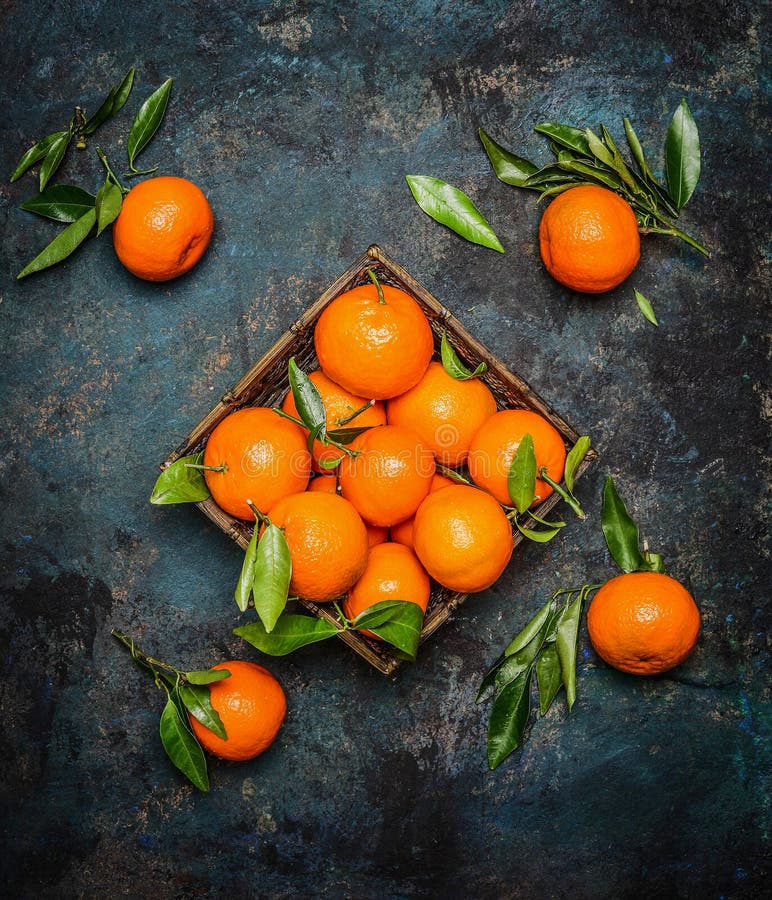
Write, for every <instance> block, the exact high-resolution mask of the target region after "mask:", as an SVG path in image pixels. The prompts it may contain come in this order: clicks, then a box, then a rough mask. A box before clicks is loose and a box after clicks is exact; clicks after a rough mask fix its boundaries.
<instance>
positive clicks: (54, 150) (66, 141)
mask: <svg viewBox="0 0 772 900" xmlns="http://www.w3.org/2000/svg"><path fill="white" fill-rule="evenodd" d="M71 139H72V135H71V134H70V132H69V131H63V132H62V133H61V135H60V136H59V137H58V138H57V139H56V140H55V141H54V142H53V143H52V144H51V146H50V147H49V148H48V153H46V158H45V159H44V160H43V165H42V166H41V167H40V190H41V191H43V190H45V187H46V185H47V184H48V182H49V181H50V180H51V178H52V177H53V175H54V173H55V172H56V170H57V169H58V168H59V166H60V164H61V162H62V160H63V159H64V154H65V153H66V152H67V148H68V147H69V146H70V140H71Z"/></svg>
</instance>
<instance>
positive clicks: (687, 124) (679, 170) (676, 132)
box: [665, 100, 700, 209]
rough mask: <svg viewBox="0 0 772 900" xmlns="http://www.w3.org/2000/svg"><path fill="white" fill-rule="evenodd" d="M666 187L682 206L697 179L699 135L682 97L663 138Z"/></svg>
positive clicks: (698, 171) (692, 190)
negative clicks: (665, 136)
mask: <svg viewBox="0 0 772 900" xmlns="http://www.w3.org/2000/svg"><path fill="white" fill-rule="evenodd" d="M665 170H666V172H667V187H668V192H669V193H670V196H671V197H672V198H673V202H674V203H675V205H676V208H677V209H683V207H684V206H686V204H687V203H688V202H689V198H690V197H691V196H692V194H693V193H694V189H695V188H696V187H697V182H698V181H699V180H700V137H699V134H698V133H697V123H696V122H695V121H694V119H693V118H692V114H691V111H690V110H689V107H688V105H687V103H686V100H682V101H681V103H680V104H679V106H678V109H677V110H676V111H675V113H673V118H672V120H671V122H670V127H669V128H668V130H667V138H666V139H665Z"/></svg>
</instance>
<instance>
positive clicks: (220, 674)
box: [182, 669, 231, 684]
mask: <svg viewBox="0 0 772 900" xmlns="http://www.w3.org/2000/svg"><path fill="white" fill-rule="evenodd" d="M182 674H183V675H184V676H185V679H186V680H187V681H189V682H190V683H191V684H214V682H215V681H223V680H224V679H226V678H230V677H231V673H230V672H229V671H228V669H194V670H193V671H192V672H183V673H182Z"/></svg>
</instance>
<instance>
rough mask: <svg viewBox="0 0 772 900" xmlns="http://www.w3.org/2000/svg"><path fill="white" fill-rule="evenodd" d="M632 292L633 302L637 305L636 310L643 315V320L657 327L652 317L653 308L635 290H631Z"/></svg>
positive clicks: (654, 317) (656, 322)
mask: <svg viewBox="0 0 772 900" xmlns="http://www.w3.org/2000/svg"><path fill="white" fill-rule="evenodd" d="M633 292H634V293H635V302H636V303H637V304H638V309H640V311H641V313H643V317H644V319H647V320H648V321H649V322H651V324H652V325H659V322H658V321H657V317H656V316H655V315H654V307H653V306H652V305H651V303H649V301H648V300H647V299H646V298H645V297H644V296H643V294H642V293H641V292H640V291H639V290H637V288H633Z"/></svg>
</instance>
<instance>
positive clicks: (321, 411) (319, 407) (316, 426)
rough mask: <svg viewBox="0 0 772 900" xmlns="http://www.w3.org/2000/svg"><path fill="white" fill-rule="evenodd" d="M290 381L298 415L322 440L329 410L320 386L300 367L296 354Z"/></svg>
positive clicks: (292, 363)
mask: <svg viewBox="0 0 772 900" xmlns="http://www.w3.org/2000/svg"><path fill="white" fill-rule="evenodd" d="M289 383H290V390H291V391H292V399H293V400H294V401H295V407H296V409H297V411H298V415H299V416H300V418H301V419H302V420H303V422H304V424H305V426H306V428H308V430H309V431H311V432H316V437H317V438H318V439H320V440H321V439H322V438H323V437H324V432H325V424H326V422H327V410H326V409H325V407H324V401H323V400H322V395H321V394H320V393H319V390H318V388H317V387H316V385H315V384H314V383H313V381H311V379H310V378H309V377H308V375H306V373H305V372H303V371H302V370H301V369H299V368H298V365H297V363H296V362H295V357H294V356H293V357H291V358H290V361H289Z"/></svg>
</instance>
